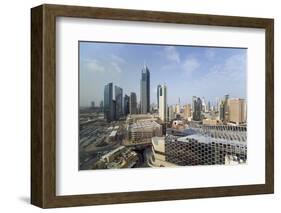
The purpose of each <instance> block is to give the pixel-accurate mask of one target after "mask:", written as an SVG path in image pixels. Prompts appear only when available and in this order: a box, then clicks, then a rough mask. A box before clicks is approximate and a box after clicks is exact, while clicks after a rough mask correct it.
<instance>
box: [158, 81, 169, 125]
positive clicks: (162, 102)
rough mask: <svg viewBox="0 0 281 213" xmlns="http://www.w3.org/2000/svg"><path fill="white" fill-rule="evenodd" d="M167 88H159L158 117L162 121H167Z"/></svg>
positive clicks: (163, 86) (164, 86)
mask: <svg viewBox="0 0 281 213" xmlns="http://www.w3.org/2000/svg"><path fill="white" fill-rule="evenodd" d="M167 114H168V112H167V87H166V85H162V86H160V87H159V117H160V119H161V120H162V121H164V122H165V121H167Z"/></svg>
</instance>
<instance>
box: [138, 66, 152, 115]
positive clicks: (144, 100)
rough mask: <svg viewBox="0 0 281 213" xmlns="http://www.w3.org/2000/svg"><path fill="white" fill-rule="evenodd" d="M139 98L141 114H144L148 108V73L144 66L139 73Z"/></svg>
mask: <svg viewBox="0 0 281 213" xmlns="http://www.w3.org/2000/svg"><path fill="white" fill-rule="evenodd" d="M140 96H141V97H140V98H141V100H140V104H141V109H140V110H141V113H142V114H146V113H148V112H149V108H150V72H149V69H148V68H147V66H146V65H144V67H143V69H142V71H141V81H140Z"/></svg>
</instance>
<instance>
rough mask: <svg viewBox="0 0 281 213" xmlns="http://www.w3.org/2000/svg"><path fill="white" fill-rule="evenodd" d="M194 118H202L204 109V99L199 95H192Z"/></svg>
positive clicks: (196, 119) (198, 119) (195, 119)
mask: <svg viewBox="0 0 281 213" xmlns="http://www.w3.org/2000/svg"><path fill="white" fill-rule="evenodd" d="M192 110H193V114H192V120H194V121H200V120H201V111H202V101H201V99H200V98H199V97H196V96H193V97H192Z"/></svg>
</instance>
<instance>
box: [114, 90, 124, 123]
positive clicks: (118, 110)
mask: <svg viewBox="0 0 281 213" xmlns="http://www.w3.org/2000/svg"><path fill="white" fill-rule="evenodd" d="M115 101H116V114H115V116H116V119H119V118H120V117H121V116H122V114H123V113H122V109H123V104H122V102H123V89H122V88H120V87H118V86H115Z"/></svg>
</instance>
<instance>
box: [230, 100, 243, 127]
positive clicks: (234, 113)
mask: <svg viewBox="0 0 281 213" xmlns="http://www.w3.org/2000/svg"><path fill="white" fill-rule="evenodd" d="M228 110H229V119H228V120H229V122H231V123H235V124H237V125H239V124H243V123H246V122H247V104H246V101H245V99H240V98H233V99H229V100H228Z"/></svg>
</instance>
